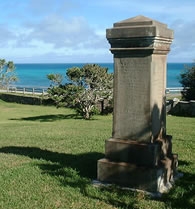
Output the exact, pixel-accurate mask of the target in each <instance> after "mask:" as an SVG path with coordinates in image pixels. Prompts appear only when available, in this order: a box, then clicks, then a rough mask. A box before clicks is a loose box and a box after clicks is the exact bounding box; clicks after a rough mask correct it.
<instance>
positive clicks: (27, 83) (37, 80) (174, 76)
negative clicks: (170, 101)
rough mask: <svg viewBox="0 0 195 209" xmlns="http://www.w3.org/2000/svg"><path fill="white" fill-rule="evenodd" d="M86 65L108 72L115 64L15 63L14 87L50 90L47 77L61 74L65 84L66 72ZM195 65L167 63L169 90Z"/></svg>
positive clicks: (177, 85) (112, 69) (177, 84)
mask: <svg viewBox="0 0 195 209" xmlns="http://www.w3.org/2000/svg"><path fill="white" fill-rule="evenodd" d="M85 64H98V65H100V66H102V67H106V68H108V72H110V73H111V72H113V71H114V63H113V62H102V63H100V62H97V63H94V62H91V63H90V62H83V63H74V62H70V63H15V66H16V74H17V76H18V78H19V81H18V82H16V83H15V84H13V85H12V86H20V87H34V88H37V87H38V88H48V87H49V86H50V81H49V80H48V79H47V75H48V74H51V73H59V74H62V75H63V76H64V80H63V82H64V83H65V82H67V80H66V79H65V75H66V70H67V69H69V68H71V67H82V66H83V65H85ZM192 64H193V63H190V62H189V63H187V62H168V63H167V88H177V87H181V84H180V83H179V76H180V74H181V72H182V70H184V69H185V65H186V66H192Z"/></svg>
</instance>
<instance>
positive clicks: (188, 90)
mask: <svg viewBox="0 0 195 209" xmlns="http://www.w3.org/2000/svg"><path fill="white" fill-rule="evenodd" d="M179 82H180V83H181V84H182V87H183V91H182V92H181V93H182V99H184V100H187V101H189V100H195V65H193V66H192V67H185V70H184V71H183V73H181V75H180V80H179Z"/></svg>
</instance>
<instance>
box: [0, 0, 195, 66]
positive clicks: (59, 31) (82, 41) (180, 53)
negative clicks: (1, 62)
mask: <svg viewBox="0 0 195 209" xmlns="http://www.w3.org/2000/svg"><path fill="white" fill-rule="evenodd" d="M0 11H1V12H0V31H1V32H0V58H5V59H6V60H12V61H14V62H15V63H40V62H42V63H48V62H50V63H52V62H57V63H58V62H61V63H67V62H75V63H76V62H87V63H89V62H92V63H97V62H112V61H113V57H112V54H111V53H110V52H109V47H110V46H109V44H108V41H107V40H106V28H112V26H113V23H115V22H119V21H121V20H125V19H128V18H131V17H135V16H137V15H143V16H146V17H149V18H152V19H154V20H157V21H160V22H163V23H165V24H167V25H168V27H169V28H171V29H173V30H174V40H173V43H172V45H171V52H170V53H169V54H168V62H192V61H193V60H194V59H195V14H194V13H195V1H194V0H186V1H184V0H172V1H170V0H161V1H154V0H133V1H131V0H96V1H93V0H85V1H84V0H0Z"/></svg>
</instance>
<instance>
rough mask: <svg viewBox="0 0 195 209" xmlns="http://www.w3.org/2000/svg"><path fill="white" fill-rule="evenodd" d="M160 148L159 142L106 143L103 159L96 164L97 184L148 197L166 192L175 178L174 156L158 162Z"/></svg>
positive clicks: (160, 156)
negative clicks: (132, 189)
mask: <svg viewBox="0 0 195 209" xmlns="http://www.w3.org/2000/svg"><path fill="white" fill-rule="evenodd" d="M168 138H169V139H171V137H170V136H168ZM163 146H165V145H163ZM163 146H162V142H161V141H158V142H156V143H155V144H152V143H149V144H146V143H137V142H136V141H130V140H119V139H109V140H107V141H106V152H105V158H104V159H100V160H99V161H98V180H99V181H101V182H105V183H115V184H117V185H120V186H122V187H123V186H124V187H130V188H134V189H139V190H144V191H148V192H152V193H157V192H160V193H164V192H167V191H168V190H169V189H170V188H171V187H172V185H171V182H172V181H173V180H174V179H173V178H174V176H176V168H177V155H172V154H170V157H169V158H162V155H164V154H163V150H162V149H163ZM162 159H163V160H162ZM174 172H175V174H174ZM168 179H169V181H168Z"/></svg>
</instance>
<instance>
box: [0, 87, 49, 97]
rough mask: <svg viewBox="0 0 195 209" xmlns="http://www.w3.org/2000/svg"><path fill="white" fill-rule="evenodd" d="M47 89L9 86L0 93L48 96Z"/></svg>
mask: <svg viewBox="0 0 195 209" xmlns="http://www.w3.org/2000/svg"><path fill="white" fill-rule="evenodd" d="M47 89H48V88H46V87H16V86H9V87H8V88H7V89H1V90H0V92H12V93H22V94H33V95H34V94H36V95H46V94H47Z"/></svg>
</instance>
